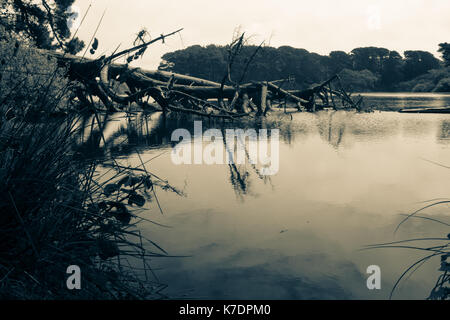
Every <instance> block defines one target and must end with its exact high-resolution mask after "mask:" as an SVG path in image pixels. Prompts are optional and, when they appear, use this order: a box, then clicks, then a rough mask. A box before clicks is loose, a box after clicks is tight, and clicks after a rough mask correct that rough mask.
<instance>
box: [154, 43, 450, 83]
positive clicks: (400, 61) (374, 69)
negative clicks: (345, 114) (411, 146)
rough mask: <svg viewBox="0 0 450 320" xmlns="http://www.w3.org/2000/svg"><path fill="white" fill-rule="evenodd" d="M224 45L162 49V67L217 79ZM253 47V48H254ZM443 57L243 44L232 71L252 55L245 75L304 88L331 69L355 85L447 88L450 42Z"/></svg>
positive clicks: (224, 66) (224, 65) (441, 48)
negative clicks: (325, 51) (321, 51)
mask: <svg viewBox="0 0 450 320" xmlns="http://www.w3.org/2000/svg"><path fill="white" fill-rule="evenodd" d="M227 50H228V47H227V46H218V45H213V44H211V45H208V46H199V45H194V46H190V47H188V48H186V49H183V50H178V51H174V52H170V53H167V54H165V55H164V56H163V57H162V59H163V61H162V62H161V65H160V69H165V70H170V71H173V72H177V73H182V74H187V75H191V76H196V77H201V78H205V79H208V80H213V81H218V82H220V81H221V79H222V78H223V75H224V73H225V72H226V70H227ZM255 52H256V54H255ZM439 52H441V53H442V59H443V60H440V59H438V58H436V57H435V56H434V55H433V54H431V53H430V52H427V51H421V50H408V51H405V52H404V55H403V56H402V55H400V54H399V53H398V52H397V51H391V50H389V49H386V48H378V47H362V48H356V49H353V50H352V51H351V52H349V53H347V52H344V51H332V52H330V54H329V55H327V56H325V55H319V54H317V53H313V52H309V51H307V50H305V49H297V48H293V47H290V46H282V47H279V48H274V47H269V46H265V47H261V48H259V49H258V47H256V46H251V45H249V46H246V47H244V48H243V49H242V52H241V54H240V55H239V57H238V59H237V60H236V61H235V62H234V64H233V67H232V69H233V70H232V72H231V73H232V76H234V77H235V78H236V79H235V80H239V79H240V72H241V70H243V69H244V68H245V66H246V65H247V63H248V61H249V59H252V61H251V65H250V68H249V69H248V71H247V72H246V75H245V77H244V79H243V81H245V82H247V81H262V80H268V81H273V80H279V79H288V78H291V79H295V80H294V81H293V82H292V81H291V82H290V86H291V87H292V88H308V87H311V86H313V85H315V84H318V83H320V82H322V81H324V80H326V79H328V78H330V77H332V76H333V75H335V74H339V75H340V77H341V79H342V81H343V83H344V84H345V85H346V86H347V87H348V88H349V89H351V90H355V91H435V92H448V91H450V44H448V43H441V44H439Z"/></svg>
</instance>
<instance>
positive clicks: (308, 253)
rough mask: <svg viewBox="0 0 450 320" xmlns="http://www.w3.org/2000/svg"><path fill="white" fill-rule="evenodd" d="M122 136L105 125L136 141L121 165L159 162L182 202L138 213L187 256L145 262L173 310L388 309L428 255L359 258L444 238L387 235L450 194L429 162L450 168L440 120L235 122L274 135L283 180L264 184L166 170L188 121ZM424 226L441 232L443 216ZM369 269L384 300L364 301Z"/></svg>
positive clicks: (146, 228)
mask: <svg viewBox="0 0 450 320" xmlns="http://www.w3.org/2000/svg"><path fill="white" fill-rule="evenodd" d="M367 99H368V100H367V101H368V102H370V103H377V104H378V103H380V104H382V105H383V106H385V107H389V108H392V109H399V108H404V107H416V106H419V105H421V106H422V105H423V106H444V105H450V96H445V95H404V94H403V95H398V94H396V95H388V94H375V95H370V96H368V97H367ZM123 125H124V121H123V120H121V121H119V120H118V121H112V122H111V123H110V124H109V127H108V128H107V130H106V132H107V133H108V135H109V136H110V137H114V140H115V141H124V139H128V141H129V142H131V143H132V144H131V146H128V147H126V146H123V144H122V145H121V147H117V148H115V149H114V152H116V153H117V154H121V155H122V160H121V161H122V162H123V163H128V164H135V165H137V164H138V163H139V158H138V157H137V155H136V153H135V152H134V150H135V149H136V146H138V147H139V150H140V153H141V156H142V159H143V161H147V160H150V159H152V158H154V157H156V156H158V157H156V158H154V159H153V160H152V161H151V162H150V163H149V165H148V167H147V169H149V170H151V171H152V172H153V173H154V174H156V175H157V176H159V177H163V178H164V179H167V180H168V181H169V182H170V183H171V184H172V185H173V186H175V187H178V188H180V189H183V190H184V192H185V193H186V196H185V197H180V196H177V195H175V194H172V193H168V192H163V191H158V193H157V195H158V200H159V202H160V204H161V206H162V208H163V211H164V215H162V214H161V213H160V212H159V209H158V207H157V206H156V204H155V202H153V203H150V204H148V210H146V211H145V212H142V215H143V216H145V217H146V218H149V219H152V220H154V221H156V222H158V223H162V224H164V225H169V226H171V228H162V227H160V226H156V225H153V224H150V223H143V224H142V225H141V228H142V230H143V233H144V234H145V235H146V236H148V237H149V238H151V239H152V240H154V241H156V242H157V243H158V244H159V245H161V246H162V247H163V248H164V249H166V250H167V251H168V252H169V253H170V254H172V255H183V256H188V257H178V258H161V259H155V260H153V261H152V265H153V267H154V268H155V269H156V273H157V275H158V276H159V278H160V280H161V281H162V282H164V283H167V284H168V285H169V286H168V288H167V290H166V291H165V293H166V294H168V295H169V297H171V298H210V299H227V298H233V299H236V298H238V299H386V298H388V297H389V292H390V290H391V288H392V286H393V284H394V283H395V281H396V279H397V278H398V277H399V276H400V275H401V273H402V272H403V271H404V269H405V268H407V267H408V266H409V265H411V264H412V263H414V262H415V261H416V260H418V259H420V258H422V257H424V256H425V255H426V253H423V252H416V251H414V250H407V249H378V250H369V251H361V250H360V249H361V248H362V246H363V245H366V244H373V243H380V242H389V241H395V240H403V239H408V238H417V237H431V236H432V237H436V236H437V237H443V236H444V237H445V236H446V235H447V233H448V227H445V226H442V225H440V224H437V223H434V222H431V221H429V220H424V219H411V220H410V221H409V222H408V223H405V224H404V225H403V227H402V228H401V229H400V230H399V231H398V232H397V234H395V235H394V229H395V227H396V225H397V224H398V223H399V222H400V221H401V219H402V216H401V214H404V213H410V212H411V211H412V210H414V209H418V208H420V207H421V206H423V203H420V202H422V201H426V200H430V199H436V198H445V197H449V196H450V190H449V176H450V170H448V169H445V168H443V167H440V166H437V165H435V164H432V163H430V162H427V161H425V159H427V160H431V161H436V162H439V163H442V164H446V165H450V115H433V114H428V115H420V114H399V113H396V112H375V113H370V114H357V113H349V112H322V113H317V114H294V115H293V118H292V120H291V118H290V116H287V115H278V116H272V117H270V118H269V119H267V120H265V121H264V122H262V123H261V122H258V123H245V124H239V123H235V124H232V125H231V126H235V127H243V128H244V127H245V126H248V127H251V126H256V127H268V128H279V129H280V130H281V142H280V170H279V172H278V174H277V175H275V176H272V177H270V179H262V178H261V177H259V176H258V175H257V173H256V172H255V170H254V169H253V168H252V166H250V165H240V166H238V167H237V168H231V167H229V166H227V165H179V166H176V165H174V164H172V162H171V158H170V150H171V148H170V144H169V141H170V134H171V132H172V130H173V129H175V128H183V127H184V128H187V129H190V128H192V119H189V118H178V119H172V120H167V121H166V122H164V121H163V120H162V119H161V118H160V117H158V116H156V115H155V116H153V117H152V118H151V119H150V120H149V121H148V122H145V121H141V122H139V121H138V126H137V129H136V130H131V131H130V125H128V127H127V129H124V128H122V129H120V128H121V126H123ZM209 125H211V126H212V127H217V126H219V125H220V123H215V124H209ZM204 126H208V123H207V121H205V122H204ZM147 133H150V135H148V136H146V134H147ZM133 144H134V145H135V146H134V147H133ZM423 215H425V216H427V217H432V218H436V219H441V220H443V221H446V222H449V221H450V218H449V217H450V208H448V207H446V206H440V207H436V208H434V209H430V210H427V211H426V212H424V213H423ZM426 244H427V246H431V245H433V244H434V243H433V242H427V243H426ZM369 265H378V266H380V267H381V272H382V290H379V291H376V290H375V291H369V290H368V289H367V287H366V279H367V277H368V275H367V274H366V268H367V267H368V266H369ZM438 267H439V258H438V259H437V260H431V261H430V262H429V263H427V264H425V265H423V266H422V267H421V268H420V269H418V270H417V271H416V272H415V273H414V274H413V276H412V277H410V278H409V279H408V280H407V281H406V282H403V283H402V285H401V286H400V288H399V289H398V291H397V292H396V294H395V295H394V298H403V299H422V298H425V297H427V296H428V294H429V291H430V289H431V288H432V287H433V285H434V283H435V281H436V279H437V276H438V275H439V273H438V272H437V269H438Z"/></svg>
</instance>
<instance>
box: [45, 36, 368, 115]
mask: <svg viewBox="0 0 450 320" xmlns="http://www.w3.org/2000/svg"><path fill="white" fill-rule="evenodd" d="M179 31H181V29H180V30H177V31H175V32H172V33H169V34H167V35H161V36H160V37H158V38H156V39H154V40H152V41H150V42H147V43H143V44H141V45H138V46H135V47H133V48H130V49H127V50H124V51H121V52H119V53H115V54H113V55H111V56H109V57H105V56H103V57H101V58H99V59H96V60H92V59H86V58H82V57H78V56H71V55H67V54H61V53H57V52H49V51H42V52H44V53H45V54H48V55H51V56H54V57H56V58H57V59H58V61H59V62H60V64H62V65H65V66H66V67H68V76H69V78H70V79H72V80H76V81H78V82H80V83H81V84H82V85H83V86H84V88H83V89H79V90H77V91H76V93H77V96H78V98H79V100H80V101H82V102H83V103H84V104H85V103H86V102H88V101H89V98H88V97H91V96H97V97H98V98H99V100H100V101H101V102H102V103H103V105H104V106H105V107H106V108H107V109H108V110H109V111H117V110H120V109H123V108H124V107H125V106H129V105H131V104H135V105H138V106H141V107H142V108H144V109H146V110H151V111H162V112H186V113H192V114H196V115H201V116H208V117H219V118H238V117H244V116H249V115H252V114H254V115H265V114H267V112H269V111H271V110H272V108H273V107H274V106H275V105H278V106H280V105H284V106H285V107H286V104H287V103H288V102H291V103H293V106H294V107H295V108H297V109H298V110H299V111H310V112H314V111H318V110H321V109H324V108H333V109H349V108H351V109H356V110H361V104H362V99H360V100H358V102H354V101H353V100H352V98H351V96H350V94H348V93H347V92H346V91H345V90H344V89H343V87H342V85H341V82H340V79H339V77H338V76H333V77H332V78H330V79H329V80H327V81H325V82H324V83H322V84H320V85H318V86H316V87H314V88H312V89H308V90H296V91H288V90H285V89H283V88H282V87H281V86H282V85H283V83H284V82H285V80H279V81H271V82H267V81H260V82H251V83H244V84H240V83H239V82H236V83H234V82H232V81H231V76H230V69H231V64H232V63H233V60H234V58H235V56H236V54H237V53H238V52H239V49H240V47H238V48H236V47H231V49H230V50H231V51H230V52H231V54H230V59H231V61H230V62H229V66H228V70H227V75H226V76H225V77H224V79H223V81H222V82H221V83H218V82H214V81H210V80H206V79H201V78H196V77H192V76H189V75H182V74H177V73H173V72H167V71H162V70H156V71H150V70H143V69H140V68H132V67H130V66H129V65H128V64H117V63H114V60H116V59H117V58H120V57H122V56H124V55H130V54H132V53H133V54H135V52H138V53H139V52H143V50H145V48H146V47H147V46H148V45H150V44H152V43H154V42H156V41H159V40H164V39H165V38H166V37H169V36H171V35H173V34H176V33H178V32H179ZM242 39H243V35H242V36H241V37H240V38H239V39H238V41H235V44H234V46H242V45H243V41H242ZM258 49H259V47H258ZM233 50H234V51H233ZM255 54H256V52H255ZM248 66H249V63H248V64H247V66H246V68H245V70H244V72H243V74H242V76H241V80H242V79H243V78H244V75H245V72H246V71H247V68H248ZM227 79H228V80H229V81H228V82H229V83H231V85H230V84H228V85H227V84H226V81H227ZM279 83H281V85H278V84H279ZM118 88H120V89H118ZM123 88H126V90H124V89H123ZM150 98H152V100H154V103H152V102H149V99H150ZM225 99H226V100H227V101H225Z"/></svg>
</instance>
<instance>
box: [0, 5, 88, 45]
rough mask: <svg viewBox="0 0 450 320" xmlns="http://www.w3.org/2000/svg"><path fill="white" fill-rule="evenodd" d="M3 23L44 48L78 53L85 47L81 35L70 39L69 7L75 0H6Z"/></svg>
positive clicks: (1, 8) (0, 8) (2, 7)
mask: <svg viewBox="0 0 450 320" xmlns="http://www.w3.org/2000/svg"><path fill="white" fill-rule="evenodd" d="M0 2H1V7H0V10H1V25H2V26H3V27H4V28H5V31H6V32H9V33H12V34H14V35H15V36H16V37H18V38H20V39H22V40H25V41H30V42H32V43H34V44H35V45H36V46H37V47H38V48H42V49H49V50H54V49H57V48H59V49H62V50H64V51H66V52H68V53H72V54H75V53H77V52H79V51H81V49H83V47H84V43H83V41H81V40H80V39H78V38H74V39H70V36H71V32H70V28H69V26H68V23H67V21H68V19H69V18H70V16H71V13H70V12H69V8H70V7H71V6H72V4H73V3H74V2H75V0H41V1H33V0H3V1H0Z"/></svg>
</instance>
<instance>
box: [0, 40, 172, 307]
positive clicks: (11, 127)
mask: <svg viewBox="0 0 450 320" xmlns="http://www.w3.org/2000/svg"><path fill="white" fill-rule="evenodd" d="M0 64H1V65H0V181H1V184H0V298H2V299H148V298H160V297H163V295H162V293H161V291H162V290H163V289H164V287H165V286H164V285H163V284H161V283H160V282H159V281H158V278H157V276H156V274H155V273H154V272H153V270H152V268H151V266H150V262H151V259H153V258H157V257H162V256H167V252H165V251H164V250H163V248H161V247H159V246H158V245H157V244H156V243H155V242H153V241H152V240H150V239H146V238H144V237H143V236H142V235H141V234H140V232H139V228H138V224H139V222H140V221H141V220H143V219H145V218H143V217H142V215H141V214H139V208H141V207H142V206H143V205H144V204H145V203H146V202H149V201H154V199H155V197H156V189H157V188H158V189H163V190H166V191H175V192H176V191H177V190H176V189H174V188H172V187H171V186H170V185H169V184H168V183H167V182H166V181H164V180H162V179H160V178H159V177H156V176H154V175H152V174H151V173H150V172H148V171H147V169H146V166H145V164H144V163H142V162H141V166H140V167H139V168H131V167H127V166H120V165H118V163H117V161H115V159H114V158H112V157H111V158H108V159H99V158H98V157H94V156H92V154H90V153H89V152H88V151H89V150H90V147H92V146H94V145H95V143H93V144H92V145H91V146H90V147H87V148H84V149H83V148H81V149H80V148H78V147H79V146H80V140H79V137H80V135H79V132H80V130H81V129H82V125H80V117H81V116H80V115H79V113H71V112H70V110H73V107H74V104H75V103H78V102H76V101H73V99H71V89H72V86H73V84H72V83H69V82H68V81H67V79H66V77H65V70H64V69H61V68H60V67H59V66H58V65H57V63H56V61H54V60H52V59H50V58H47V57H44V56H41V55H39V53H37V52H36V51H33V50H31V51H30V50H29V48H28V47H26V46H24V45H23V44H20V43H19V42H16V41H0ZM93 112H94V115H95V117H94V121H93V122H92V123H91V124H90V125H91V126H92V128H96V129H95V130H93V131H92V132H97V136H96V138H95V139H89V141H90V142H91V143H92V141H94V142H96V143H97V144H98V143H99V142H100V141H101V140H104V137H103V136H102V133H101V127H102V124H101V123H100V121H99V119H100V117H99V115H98V111H96V110H95V109H94V110H93ZM97 147H98V145H97ZM104 161H108V162H110V163H111V167H110V168H109V169H108V173H109V175H108V179H104V175H100V174H99V170H98V168H99V165H100V163H103V162H104ZM70 265H78V266H79V267H80V268H81V274H82V280H81V286H82V289H81V290H68V289H67V286H66V279H67V277H68V274H67V273H66V270H67V267H68V266H70Z"/></svg>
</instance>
